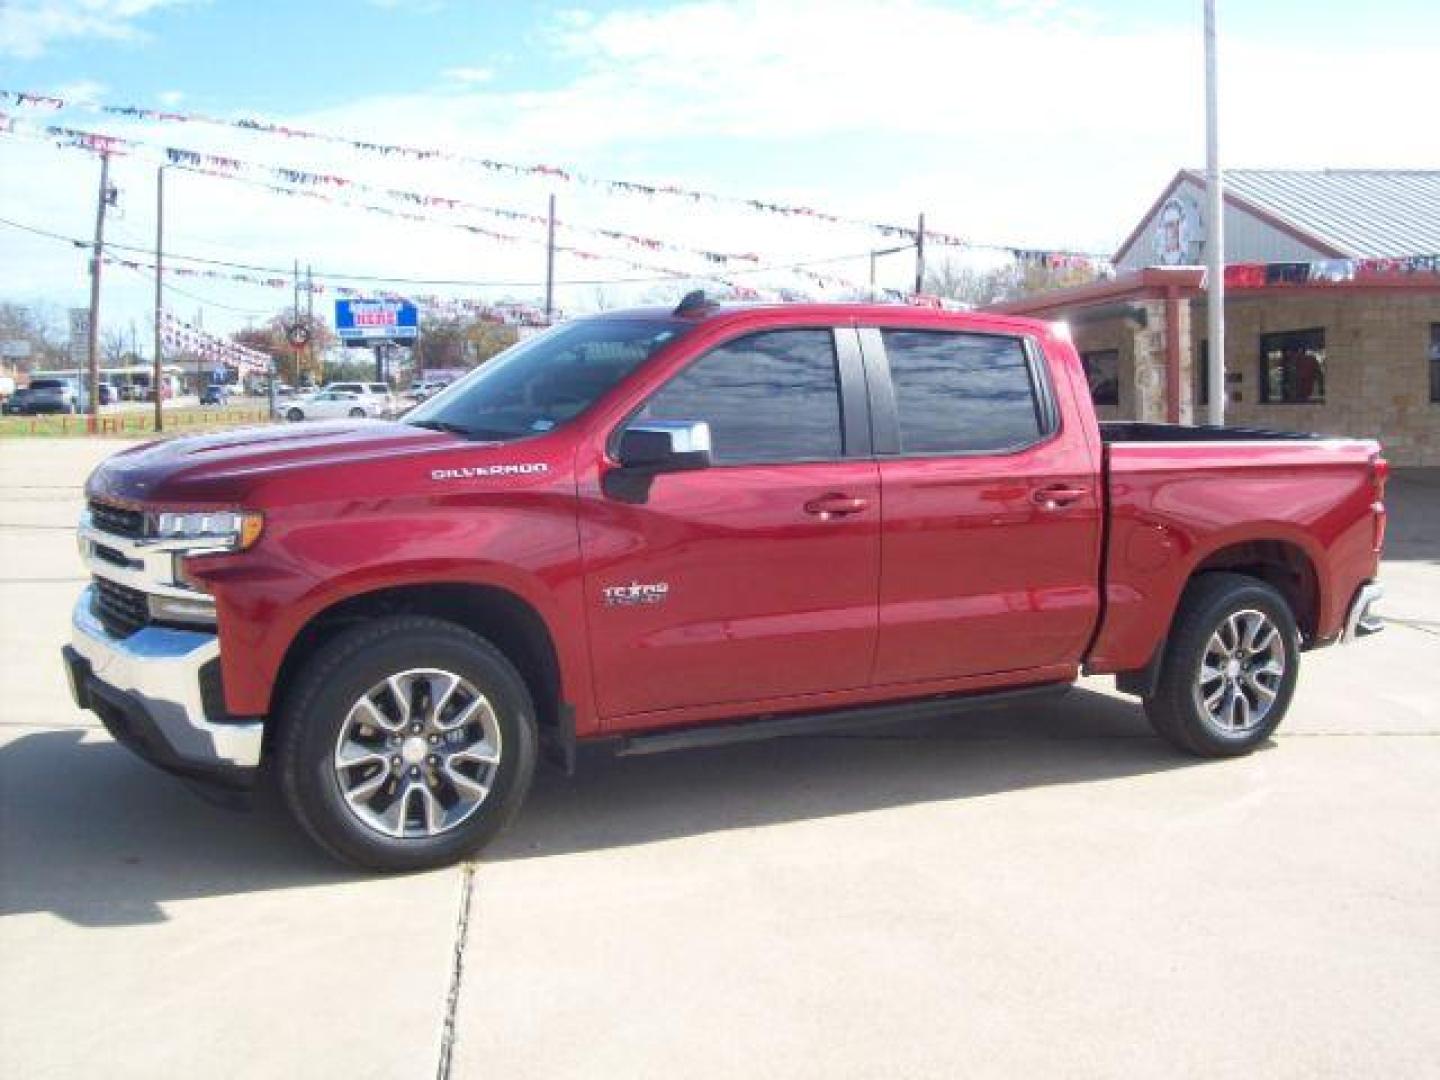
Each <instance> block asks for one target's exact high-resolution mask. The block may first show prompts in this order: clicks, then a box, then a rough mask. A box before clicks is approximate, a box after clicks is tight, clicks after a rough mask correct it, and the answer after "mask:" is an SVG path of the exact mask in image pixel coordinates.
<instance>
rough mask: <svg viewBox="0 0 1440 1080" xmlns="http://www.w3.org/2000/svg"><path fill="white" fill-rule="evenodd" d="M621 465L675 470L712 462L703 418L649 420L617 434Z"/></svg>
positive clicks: (660, 470)
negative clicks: (618, 435)
mask: <svg viewBox="0 0 1440 1080" xmlns="http://www.w3.org/2000/svg"><path fill="white" fill-rule="evenodd" d="M616 456H617V457H618V458H619V459H620V467H621V468H622V469H646V470H648V471H650V472H655V473H662V472H679V471H681V470H683V469H703V468H705V467H706V466H708V465H711V464H713V459H712V458H711V455H710V425H709V424H707V423H705V421H703V420H651V421H648V422H646V423H643V424H634V425H632V426H631V427H628V428H626V429H625V431H624V432H623V433H622V434H621V436H620V446H619V449H618V452H617V455H616Z"/></svg>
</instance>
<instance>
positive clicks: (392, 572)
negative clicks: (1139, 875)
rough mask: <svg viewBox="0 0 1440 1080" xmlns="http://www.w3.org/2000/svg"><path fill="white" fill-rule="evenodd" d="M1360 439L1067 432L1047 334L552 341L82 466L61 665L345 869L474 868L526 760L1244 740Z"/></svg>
mask: <svg viewBox="0 0 1440 1080" xmlns="http://www.w3.org/2000/svg"><path fill="white" fill-rule="evenodd" d="M1386 471H1387V469H1386V465H1385V462H1384V460H1383V459H1382V458H1381V456H1380V449H1379V447H1378V446H1377V445H1376V444H1375V443H1374V442H1371V441H1366V440H1355V439H1329V438H1317V437H1314V436H1304V435H1282V434H1276V433H1272V432H1261V431H1242V430H1238V429H1228V428H1226V429H1217V428H1210V429H1207V428H1185V427H1174V426H1163V425H1147V424H1106V425H1101V424H1097V423H1096V419H1095V415H1094V412H1093V410H1092V407H1091V402H1090V396H1089V393H1088V391H1087V387H1086V382H1085V376H1084V374H1083V371H1082V369H1081V365H1080V362H1079V360H1078V358H1077V356H1076V353H1075V349H1074V347H1073V346H1072V344H1071V343H1070V340H1069V337H1068V335H1067V333H1066V330H1065V327H1064V326H1063V325H1058V324H1052V323H1044V322H1037V321H1033V320H1025V319H1016V318H1005V317H998V316H991V315H981V314H955V313H947V312H940V311H927V310H920V309H916V308H907V307H899V306H881V305H832V304H790V305H775V306H752V307H728V306H721V305H717V304H715V303H712V302H710V301H708V300H706V299H705V298H704V297H703V296H701V295H698V294H692V295H691V296H688V297H687V298H686V299H685V300H684V301H683V302H682V303H681V304H680V305H679V306H678V307H677V308H675V309H674V310H669V309H665V310H639V311H629V312H619V313H612V314H606V315H601V316H596V317H593V318H585V319H578V320H575V321H573V322H567V323H565V324H563V325H560V326H558V327H556V328H554V329H552V330H550V331H548V332H547V333H545V334H542V335H540V336H538V337H535V338H534V339H532V340H529V341H526V342H524V343H522V344H520V345H518V346H516V347H514V348H512V349H510V350H509V351H508V352H506V353H504V354H503V355H501V356H500V357H498V358H496V359H494V360H492V361H490V362H489V363H487V364H486V365H484V366H483V367H481V368H479V369H477V370H476V371H474V372H472V373H470V374H469V375H468V376H467V377H465V378H463V379H461V380H460V381H459V382H457V383H455V384H454V385H452V386H450V387H448V388H447V389H446V390H444V391H443V392H442V393H440V394H438V395H437V396H435V397H433V398H431V399H430V400H428V401H426V402H424V403H423V404H421V405H420V406H419V407H417V408H415V409H414V410H413V411H411V412H410V413H409V414H408V415H407V416H406V417H404V418H403V419H402V420H400V421H398V422H383V421H369V420H366V421H345V422H335V423H328V424H314V425H304V426H300V427H296V426H287V427H278V426H277V427H270V428H257V429H251V430H242V431H230V432H225V433H221V434H212V435H203V436H197V437H191V438H179V439H173V440H169V441H164V442H155V443H150V444H147V445H143V446H137V447H136V448H134V449H132V450H127V451H124V452H122V453H120V454H117V455H115V456H114V457H112V458H110V459H109V460H108V461H106V462H105V463H103V464H102V465H101V466H100V467H99V468H98V469H96V471H95V473H94V474H93V475H92V476H91V478H90V481H89V484H88V487H87V500H88V504H87V509H86V511H85V514H84V517H83V519H82V521H81V524H80V528H79V539H80V546H81V551H82V554H83V557H84V559H85V560H86V562H87V564H88V567H89V570H90V572H91V573H92V575H93V581H92V583H91V585H90V586H89V587H88V588H87V589H86V590H85V592H84V595H83V596H82V597H81V598H80V600H79V602H78V604H77V605H76V608H75V611H74V616H73V623H74V628H73V636H72V642H71V644H70V646H69V647H67V649H66V653H65V655H66V661H67V668H68V671H69V674H70V679H71V685H72V687H73V690H74V694H75V698H76V700H77V702H78V703H79V705H81V706H82V707H84V708H88V709H91V710H93V711H94V712H96V713H97V714H98V715H99V716H100V718H101V720H102V721H103V722H104V724H105V726H106V727H107V728H108V729H109V730H110V731H111V733H112V734H113V735H114V736H115V738H116V739H117V740H119V741H120V742H122V743H124V744H126V745H128V746H130V747H131V748H132V749H134V750H136V751H137V752H139V753H140V754H141V755H142V756H144V757H145V758H147V759H149V760H150V761H152V762H154V763H156V764H158V765H160V766H162V767H164V768H167V769H169V770H171V771H173V772H178V773H181V774H183V775H187V776H191V777H202V778H206V779H208V780H211V781H215V782H219V783H221V784H226V785H230V786H232V787H244V786H248V785H250V784H252V783H253V781H254V779H255V776H256V773H257V770H259V769H260V768H261V767H266V768H273V769H274V770H276V771H277V772H278V775H279V778H280V782H281V787H282V790H283V791H284V794H285V797H286V799H287V801H288V803H289V805H290V807H291V809H292V810H293V812H294V814H295V816H296V817H297V818H298V820H299V822H300V823H301V825H303V826H304V828H305V829H306V830H307V831H308V832H309V833H310V834H311V836H313V837H314V838H315V840H317V841H318V842H319V843H320V844H321V845H322V846H323V847H324V848H325V849H327V850H328V851H330V852H331V853H332V854H334V855H337V856H339V857H341V858H343V859H347V860H349V861H351V862H354V863H358V864H362V865H365V866H369V867H375V868H380V869H409V868H416V867H422V866H433V865H437V864H443V863H445V862H448V861H451V860H455V859H458V858H462V857H464V856H466V855H468V854H470V853H471V852H473V851H475V850H476V849H478V848H479V847H480V846H481V845H482V844H483V843H484V842H485V841H487V840H488V839H489V838H491V837H492V836H494V835H495V833H496V832H497V831H498V830H499V829H500V828H501V827H502V826H503V825H504V824H505V823H506V822H507V821H508V820H509V819H510V818H512V817H513V815H514V814H515V812H516V811H517V809H518V808H519V806H520V804H521V802H522V800H523V799H524V797H525V793H526V790H527V788H528V786H529V783H530V779H531V775H532V773H533V771H534V768H535V766H536V762H537V760H538V759H539V758H540V757H542V756H543V757H547V758H551V759H553V760H555V761H557V762H559V763H560V764H561V765H563V766H564V767H567V768H573V766H574V763H575V760H576V757H577V755H578V753H579V752H580V750H581V749H583V748H585V747H587V746H590V745H593V744H604V745H606V746H608V748H609V749H610V750H612V751H614V752H618V753H647V752H654V751H657V750H666V749H673V748H679V747H689V746H703V745H712V744H717V743H721V742H727V741H733V740H740V739H752V738H757V737H762V736H766V735H776V734H780V735H788V734H793V733H796V732H800V731H809V730H813V729H815V728H817V727H820V726H825V725H839V724H854V723H860V722H865V723H870V722H873V721H874V720H876V719H877V718H879V717H882V716H884V715H886V714H887V713H888V714H896V715H900V714H903V715H913V714H915V713H917V712H923V711H927V710H945V711H948V712H953V711H956V710H957V709H958V708H959V707H960V706H961V705H963V704H965V703H967V702H973V701H983V702H987V703H989V702H993V701H995V700H997V699H1000V698H1004V697H1006V696H1007V695H1021V694H1035V693H1045V692H1050V691H1054V690H1058V689H1063V688H1065V687H1067V686H1068V685H1069V684H1070V683H1071V682H1073V681H1074V680H1075V679H1076V678H1077V676H1078V675H1080V673H1081V672H1082V671H1083V672H1086V673H1106V672H1109V673H1114V674H1115V675H1116V676H1117V680H1118V685H1119V687H1120V689H1121V690H1123V691H1126V692H1129V693H1132V694H1135V695H1137V696H1139V697H1140V698H1141V699H1143V702H1144V707H1145V710H1146V713H1147V715H1148V716H1149V718H1150V720H1151V722H1152V723H1153V725H1154V727H1155V729H1156V730H1157V731H1158V732H1159V734H1160V735H1161V736H1163V737H1164V738H1165V739H1167V740H1169V741H1170V742H1171V743H1173V744H1174V745H1175V746H1176V747H1178V748H1179V749H1180V750H1182V751H1185V752H1187V753H1190V754H1198V755H1205V756H1214V757H1220V756H1226V755H1234V754H1242V753H1246V752H1248V751H1249V750H1251V749H1253V748H1254V747H1255V746H1256V745H1258V744H1260V743H1262V742H1264V741H1265V740H1266V739H1267V738H1268V737H1269V735H1270V734H1271V732H1273V731H1274V729H1275V726H1276V725H1277V724H1278V723H1279V722H1280V720H1281V718H1282V716H1283V715H1284V713H1285V711H1286V708H1287V707H1288V705H1289V703H1290V699H1291V695H1292V693H1293V692H1294V689H1295V680H1296V676H1297V674H1298V669H1299V662H1300V653H1301V651H1302V650H1305V649H1310V648H1316V647H1319V646H1322V645H1328V644H1330V643H1332V642H1336V641H1339V640H1348V639H1349V638H1353V637H1356V636H1358V635H1361V634H1365V633H1368V632H1371V631H1374V630H1376V629H1378V628H1379V621H1378V619H1377V617H1376V615H1375V612H1374V604H1375V601H1376V599H1377V598H1378V596H1379V593H1380V589H1379V586H1378V584H1377V582H1376V580H1375V578H1376V572H1377V566H1378V560H1379V553H1380V548H1381V542H1382V539H1383V536H1384V529H1385V510H1384V506H1383V502H1382V497H1383V491H1384V486H1385V477H1386Z"/></svg>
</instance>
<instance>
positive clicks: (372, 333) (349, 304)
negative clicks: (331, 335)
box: [335, 300, 420, 345]
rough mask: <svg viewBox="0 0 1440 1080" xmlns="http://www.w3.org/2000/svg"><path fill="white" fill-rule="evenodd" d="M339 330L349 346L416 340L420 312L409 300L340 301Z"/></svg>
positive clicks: (337, 305)
mask: <svg viewBox="0 0 1440 1080" xmlns="http://www.w3.org/2000/svg"><path fill="white" fill-rule="evenodd" d="M335 331H336V333H337V334H339V335H340V340H341V341H343V342H345V344H347V345H370V344H376V343H380V342H385V341H400V342H408V341H414V340H415V339H416V338H417V337H419V336H420V312H419V310H418V309H417V308H416V307H415V305H414V304H412V303H411V302H410V301H409V300H336V301H335Z"/></svg>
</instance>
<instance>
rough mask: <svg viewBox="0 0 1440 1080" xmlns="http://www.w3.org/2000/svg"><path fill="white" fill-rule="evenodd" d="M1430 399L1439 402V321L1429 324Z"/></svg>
mask: <svg viewBox="0 0 1440 1080" xmlns="http://www.w3.org/2000/svg"><path fill="white" fill-rule="evenodd" d="M1430 400H1431V401H1432V402H1435V403H1440V322H1432V323H1431V324H1430Z"/></svg>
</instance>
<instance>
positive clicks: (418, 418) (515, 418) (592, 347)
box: [405, 318, 690, 439]
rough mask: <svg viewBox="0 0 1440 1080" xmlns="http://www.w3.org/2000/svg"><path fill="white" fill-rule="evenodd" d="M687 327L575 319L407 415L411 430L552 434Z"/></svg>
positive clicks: (492, 435) (486, 435) (494, 435)
mask: <svg viewBox="0 0 1440 1080" xmlns="http://www.w3.org/2000/svg"><path fill="white" fill-rule="evenodd" d="M689 327H690V324H687V323H683V322H677V321H675V320H668V319H614V318H610V319H581V320H578V321H576V322H569V323H562V324H561V325H560V326H557V327H554V328H553V329H551V330H549V331H547V332H546V333H544V334H541V335H539V336H538V337H533V338H531V339H530V340H529V341H523V342H521V343H520V344H518V345H513V346H511V347H510V348H509V349H507V350H505V351H504V352H503V353H501V354H500V355H499V356H497V357H495V358H494V359H493V360H491V361H489V362H488V363H486V364H484V365H482V366H481V367H478V368H476V369H475V370H474V371H472V372H471V373H470V374H468V375H466V376H465V377H464V378H463V379H461V380H460V381H459V382H456V383H453V384H452V385H451V386H450V387H448V388H447V389H445V390H443V391H441V392H440V393H439V394H437V395H436V396H435V397H433V398H431V399H430V400H429V401H426V402H424V403H423V404H421V405H419V406H417V407H416V408H415V409H413V410H412V411H411V412H410V413H409V415H407V416H406V417H405V422H406V423H407V424H414V425H415V426H416V427H429V428H435V429H437V430H440V431H452V432H454V433H456V434H457V435H464V436H466V437H468V438H472V439H518V438H521V437H523V436H526V435H538V434H541V433H542V432H546V431H550V430H551V429H552V428H556V427H558V426H560V425H561V424H563V423H565V422H566V421H567V420H569V419H571V418H572V417H575V416H578V415H579V414H580V413H582V412H584V411H585V410H586V409H588V408H589V407H590V406H591V405H592V404H594V403H595V401H596V399H598V398H599V397H600V395H601V394H603V393H605V391H607V390H609V389H610V388H611V387H612V386H614V385H615V384H616V383H618V382H619V381H620V380H621V379H623V378H624V377H625V376H626V375H629V374H630V372H632V371H634V370H635V369H636V368H637V367H639V366H640V365H641V364H642V363H644V362H645V361H646V360H647V359H649V358H650V356H651V355H653V354H654V353H655V351H656V350H657V349H660V348H661V347H663V346H665V345H668V344H670V343H671V342H672V341H674V340H675V339H676V338H678V337H679V336H680V335H681V334H682V333H684V332H685V331H686V330H688V329H689Z"/></svg>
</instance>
